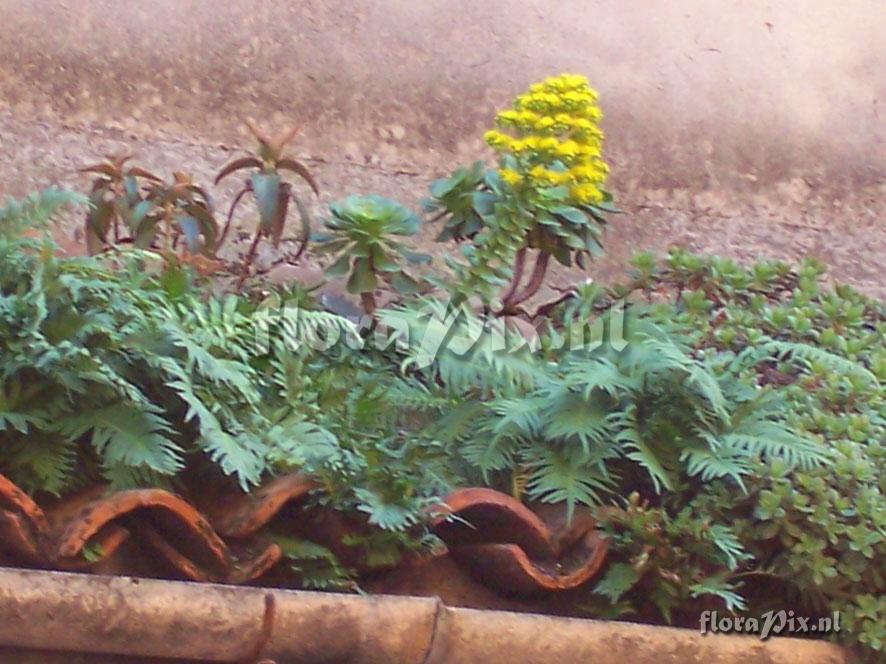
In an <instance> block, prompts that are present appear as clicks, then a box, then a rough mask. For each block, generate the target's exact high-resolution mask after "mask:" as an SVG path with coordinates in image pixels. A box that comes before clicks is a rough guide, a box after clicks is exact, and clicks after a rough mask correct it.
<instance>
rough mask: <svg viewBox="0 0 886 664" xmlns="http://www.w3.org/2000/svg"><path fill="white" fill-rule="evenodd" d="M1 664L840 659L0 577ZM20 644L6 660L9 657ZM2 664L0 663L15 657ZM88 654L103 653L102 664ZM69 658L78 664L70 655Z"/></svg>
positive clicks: (721, 663) (794, 650)
mask: <svg viewBox="0 0 886 664" xmlns="http://www.w3.org/2000/svg"><path fill="white" fill-rule="evenodd" d="M0 648H6V651H5V652H4V651H3V650H2V649H0V656H3V657H2V659H0V661H25V662H27V661H40V662H52V661H60V660H52V659H50V658H49V656H48V655H47V656H44V655H43V653H34V656H35V657H37V659H32V660H28V659H26V658H24V657H25V656H26V655H27V652H26V651H27V650H31V651H32V652H33V651H40V650H42V651H47V650H49V651H63V652H68V653H79V654H90V655H92V656H91V657H90V658H89V661H90V662H95V661H106V662H108V664H111V663H116V662H117V661H122V660H119V659H115V658H113V657H111V656H113V655H122V656H125V657H126V659H125V661H127V662H136V661H145V663H146V664H147V661H150V660H145V659H138V658H151V657H155V658H156V657H165V658H170V659H178V660H200V661H212V662H245V661H250V662H251V661H256V660H258V659H261V658H269V659H271V660H273V661H276V662H278V663H280V664H282V663H283V662H286V663H287V664H289V663H291V664H298V663H301V662H304V663H309V662H321V661H335V662H353V663H355V664H363V663H376V662H378V663H380V664H381V663H384V664H398V663H402V664H475V663H476V662H484V664H515V663H517V662H525V663H527V664H550V663H551V662H594V664H623V663H625V662H630V663H631V664H647V663H649V664H652V663H655V664H670V663H673V664H687V663H693V662H705V663H711V664H732V663H733V662H734V663H735V664H739V663H741V664H746V663H753V664H847V663H848V662H850V661H851V660H850V656H849V655H848V653H846V652H845V651H844V650H842V649H841V648H838V647H837V646H834V645H832V644H829V643H825V642H819V641H807V640H798V639H771V640H769V641H766V642H761V641H759V640H758V639H755V638H753V637H741V636H721V635H717V636H702V635H701V634H699V633H697V632H694V631H691V630H681V629H671V628H661V627H652V626H647V625H635V624H630V623H619V622H601V621H593V620H576V619H569V618H557V617H552V616H542V615H533V614H517V613H507V612H502V611H476V610H470V609H461V608H450V607H446V606H444V605H443V604H442V603H441V602H440V601H439V600H436V599H425V598H414V597H390V596H371V597H358V596H353V595H335V594H327V593H311V592H299V591H288V590H265V589H260V588H241V587H232V586H221V585H214V584H200V583H183V582H172V581H157V580H151V579H134V578H129V577H103V576H90V575H81V574H67V573H60V572H37V571H26V570H19V569H7V568H0ZM16 648H18V649H24V650H18V651H15V650H13V649H16ZM15 652H18V654H19V655H20V656H21V657H16V656H15V655H13V657H12V658H10V659H7V658H6V657H5V656H4V655H6V654H9V653H15ZM96 656H102V657H105V659H97V658H96ZM61 661H66V662H71V661H74V662H76V661H78V660H77V659H76V655H69V656H67V659H64V660H61Z"/></svg>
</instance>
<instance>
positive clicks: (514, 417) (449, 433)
mask: <svg viewBox="0 0 886 664" xmlns="http://www.w3.org/2000/svg"><path fill="white" fill-rule="evenodd" d="M427 309H428V312H426V314H427V315H425V316H422V315H420V314H419V313H416V312H415V311H407V310H404V309H400V310H397V311H393V312H384V313H383V314H382V316H381V317H380V320H381V321H382V322H386V323H389V324H391V325H392V327H393V326H396V323H397V321H398V320H399V321H402V320H403V319H404V318H406V319H407V320H408V323H409V324H408V330H409V332H410V336H411V339H412V343H411V344H410V345H408V347H407V349H406V350H405V351H404V354H405V355H406V356H407V358H406V360H405V361H404V362H403V364H402V367H403V368H404V369H405V370H412V369H415V370H416V371H417V376H418V377H420V381H421V382H422V384H424V385H425V386H426V388H427V390H428V394H431V395H434V396H435V397H436V399H437V400H436V401H434V400H429V401H428V402H427V403H426V404H425V405H426V406H427V408H428V409H430V410H433V411H436V413H437V415H438V419H437V429H435V435H437V436H438V437H440V438H441V439H442V440H447V441H450V442H451V443H452V444H457V446H458V449H459V452H460V454H461V455H462V456H463V459H464V461H465V462H466V463H467V464H468V465H469V466H471V467H473V468H474V469H476V470H477V471H478V472H479V475H480V476H481V477H483V478H484V479H485V480H486V481H492V480H491V477H492V474H494V473H496V472H501V471H506V472H510V473H520V472H523V470H524V469H525V470H528V471H529V481H528V484H527V487H526V488H527V492H528V495H529V497H530V498H533V499H537V500H543V501H548V502H565V503H566V504H567V505H568V508H569V510H570V511H571V510H572V509H573V508H574V506H575V505H576V504H578V503H584V504H587V505H595V504H599V503H600V502H601V501H603V500H604V499H606V498H607V496H608V495H610V494H611V493H612V492H613V491H614V490H615V489H616V487H617V486H618V482H617V480H618V478H620V477H621V478H624V479H627V478H631V479H632V481H634V482H641V483H644V482H645V483H648V484H649V485H650V487H651V488H652V489H653V490H654V491H655V492H657V493H661V492H662V491H663V490H673V489H675V488H676V487H677V486H678V485H679V484H680V482H682V481H684V480H685V479H686V478H687V477H698V478H699V479H700V480H702V481H710V480H714V479H719V478H728V479H730V480H731V481H733V482H734V483H735V484H736V485H737V486H738V487H740V488H741V487H743V486H744V484H743V478H744V477H745V476H747V475H748V474H749V473H750V472H751V471H752V469H753V468H754V465H755V464H756V463H757V462H758V461H759V460H761V459H773V458H779V459H782V460H784V461H785V462H786V463H788V464H790V465H791V466H797V467H800V468H811V467H814V466H816V465H820V464H821V463H823V462H824V461H825V460H826V458H827V454H826V452H825V451H824V450H822V449H821V447H820V445H818V444H817V443H816V442H815V441H814V440H811V439H807V438H804V437H802V436H798V435H796V434H795V433H794V432H793V431H792V430H791V428H790V427H789V426H788V425H787V424H786V423H785V421H784V418H783V402H782V401H780V400H779V398H778V395H777V394H776V393H774V391H773V390H771V389H758V386H757V385H756V384H755V383H754V382H753V380H752V379H751V378H749V377H745V376H742V375H741V372H739V371H737V370H732V369H731V368H730V362H729V360H730V359H731V358H723V357H716V356H710V357H709V356H707V355H702V354H699V353H696V352H695V351H694V349H693V348H692V347H691V346H690V345H689V343H688V342H687V339H688V337H689V335H688V333H687V331H686V330H683V329H681V328H680V327H679V326H675V325H673V324H670V323H668V322H667V319H666V318H665V317H662V316H661V315H660V314H661V312H660V311H658V310H657V309H655V308H652V307H646V306H642V305H639V304H638V305H634V306H632V307H630V308H629V309H628V312H627V314H626V318H625V320H624V322H623V325H622V327H623V332H624V338H623V340H621V342H620V343H617V344H616V343H612V339H608V340H606V342H605V343H603V344H600V345H598V346H597V347H595V348H591V347H583V346H581V347H578V348H570V349H565V350H560V351H556V352H549V353H547V354H542V353H535V354H533V353H531V352H530V350H529V344H528V343H527V342H526V339H525V338H523V337H521V336H520V335H519V334H518V333H517V332H516V331H514V330H509V329H507V328H504V326H503V324H502V323H501V322H500V321H494V322H490V323H486V322H484V321H483V319H481V318H478V317H477V316H472V315H471V314H469V313H467V312H465V311H464V310H463V309H456V310H453V311H446V310H445V309H443V308H442V305H438V306H436V307H435V306H433V305H428V307H427ZM447 315H448V318H447ZM420 323H424V327H423V328H422V327H421V325H420ZM422 333H423V334H422ZM419 336H420V338H418V337H419ZM616 346H617V347H616ZM456 351H458V352H456ZM431 358H432V359H431ZM422 360H423V361H422ZM424 365H426V366H424ZM412 405H414V406H416V407H419V408H421V407H422V404H420V403H413V404H412ZM644 478H645V479H644Z"/></svg>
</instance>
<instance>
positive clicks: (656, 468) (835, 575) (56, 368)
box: [0, 191, 886, 658]
mask: <svg viewBox="0 0 886 664" xmlns="http://www.w3.org/2000/svg"><path fill="white" fill-rule="evenodd" d="M71 202H77V199H76V198H75V197H71V196H70V195H66V194H62V193H61V192H52V191H51V192H46V193H44V194H43V195H36V196H33V197H31V198H29V199H27V200H26V201H23V202H21V203H16V202H12V203H10V204H8V205H7V206H6V207H5V208H2V209H0V432H2V434H0V472H2V473H4V474H6V475H8V476H10V477H11V478H12V479H13V480H15V481H16V482H17V483H19V484H20V485H22V486H24V487H26V488H27V489H28V490H29V491H31V492H34V493H38V492H52V493H64V492H67V491H70V490H72V489H74V488H76V487H77V486H79V485H82V484H85V483H88V482H92V481H94V480H95V479H97V478H101V477H103V478H105V479H106V480H109V481H111V483H112V484H113V485H114V486H129V485H144V484H150V485H161V486H169V487H171V488H173V489H174V488H175V487H176V485H177V482H178V477H179V475H180V473H181V471H182V470H183V469H185V468H188V469H189V470H193V469H195V468H202V469H204V470H205V471H206V472H209V473H214V474H216V475H218V476H220V477H225V476H226V477H228V478H230V479H229V481H231V482H232V483H239V484H240V485H241V486H243V487H244V488H247V489H248V488H250V487H252V486H254V485H256V484H257V483H259V482H261V481H262V480H263V479H264V478H266V477H268V476H269V475H272V474H274V473H278V472H283V471H288V470H291V469H295V468H299V469H303V470H304V471H306V472H308V473H311V474H313V475H314V476H315V477H317V478H318V480H319V483H320V485H321V486H322V487H323V489H322V491H319V492H317V495H316V496H315V500H317V501H321V502H323V503H325V504H329V505H331V506H333V507H335V508H336V509H340V510H343V511H346V512H349V513H351V514H354V513H362V514H364V515H365V516H366V519H367V521H368V522H369V524H371V526H373V528H372V530H370V531H369V534H368V535H366V536H365V537H360V538H354V540H353V542H352V545H353V546H354V547H355V548H356V549H358V550H359V551H361V552H362V554H363V557H364V559H365V560H366V561H368V563H369V564H370V565H385V564H389V563H390V562H392V561H396V559H397V558H398V557H399V556H400V555H402V553H403V552H404V551H406V550H408V549H415V548H421V547H426V546H433V545H434V540H433V538H432V537H431V536H430V535H429V534H428V532H427V530H426V528H425V516H424V515H425V514H426V509H427V507H428V506H430V505H432V504H434V503H435V502H436V501H437V500H438V499H439V497H440V496H441V495H443V494H445V492H446V491H448V490H449V489H450V488H451V487H453V486H457V485H464V484H474V485H476V484H478V483H480V484H486V485H489V486H493V487H496V488H498V489H501V490H505V491H508V492H512V493H513V494H514V495H516V496H518V497H521V498H526V499H528V500H536V501H546V502H563V503H565V504H566V505H567V508H568V509H569V510H570V511H571V510H573V509H574V508H575V507H576V506H577V505H587V506H590V507H591V508H592V509H594V510H595V512H596V514H597V516H598V519H599V520H600V522H601V524H602V527H603V528H604V529H605V530H606V532H607V533H608V534H609V536H610V537H611V539H612V547H611V556H610V559H611V562H610V564H609V566H608V568H607V571H606V573H605V575H604V576H603V577H602V578H601V579H600V580H599V581H598V582H597V583H596V584H595V585H594V586H593V587H591V588H589V589H588V591H587V593H586V596H585V597H583V598H580V599H579V600H578V603H577V605H576V610H577V611H581V612H584V613H586V614H587V615H592V616H600V617H624V618H627V619H634V620H642V621H648V622H668V623H672V624H678V625H686V626H689V627H697V626H698V619H699V614H700V612H701V611H703V610H706V609H717V610H720V611H723V612H730V611H731V612H735V613H746V614H749V615H760V614H761V613H762V612H763V611H766V610H769V609H773V608H780V607H779V606H777V605H779V604H780V603H782V602H783V603H784V605H785V607H786V608H792V609H794V610H795V611H798V612H800V611H802V612H804V613H806V614H809V615H815V614H829V613H830V612H832V611H840V612H841V613H842V623H841V625H842V631H841V632H840V633H839V634H837V635H835V636H836V637H838V638H840V639H841V640H842V641H843V642H845V643H849V644H856V645H859V646H861V647H862V648H863V649H864V650H865V652H866V653H867V654H868V655H869V656H870V657H871V658H876V657H877V656H878V654H880V653H881V652H882V649H883V640H884V625H886V600H884V586H886V584H884V560H883V545H884V536H886V503H884V499H883V484H882V483H883V479H882V478H883V477H884V473H883V470H884V468H883V466H884V453H883V441H884V438H886V436H884V432H886V418H884V415H886V413H884V391H883V386H882V385H883V381H884V379H886V350H884V344H883V338H884V332H886V323H884V320H886V314H884V308H883V305H882V304H881V303H878V302H874V301H871V300H868V299H865V298H864V297H862V296H861V295H859V294H858V293H856V292H854V291H852V290H851V289H848V288H845V287H842V286H838V287H836V288H829V287H825V286H824V285H823V284H822V282H821V277H822V269H821V267H820V266H818V265H817V264H815V263H812V262H806V263H804V264H802V265H801V266H800V267H799V268H798V269H796V270H791V269H789V268H788V267H787V266H785V265H782V264H777V263H759V264H756V265H753V266H751V267H741V266H739V265H736V264H735V263H733V262H731V261H728V260H722V259H717V258H701V257H696V256H690V255H687V254H684V253H681V252H675V253H672V254H671V255H670V256H669V257H668V258H667V260H666V261H665V262H663V263H658V262H657V261H656V260H655V259H654V258H652V257H650V256H646V255H642V256H639V257H638V258H637V259H636V260H635V263H634V267H635V273H634V274H633V280H632V281H631V283H630V284H629V285H628V286H624V287H612V288H605V287H601V286H599V285H596V284H584V285H581V286H578V287H576V288H575V289H574V291H573V292H572V293H571V294H570V295H569V296H568V297H565V298H562V301H560V302H557V303H551V304H550V305H548V306H545V307H543V308H542V309H543V314H544V315H543V317H542V319H541V321H540V323H539V324H538V325H537V327H536V329H537V332H538V336H537V337H536V338H532V337H531V335H527V333H526V330H525V329H523V331H522V332H517V328H516V327H515V326H514V325H513V324H512V323H513V321H511V322H510V323H506V322H505V318H497V319H496V318H487V317H486V316H485V314H480V313H476V312H474V311H472V310H471V309H469V308H468V307H467V305H466V304H461V305H459V306H453V305H450V304H447V303H446V302H444V301H442V300H435V299H431V298H430V297H429V296H428V295H412V296H406V297H404V298H403V299H401V300H400V303H399V304H398V305H396V306H391V307H388V308H386V309H380V310H379V311H378V312H377V317H376V323H377V327H375V328H372V329H370V330H368V331H366V330H363V331H361V330H359V329H358V328H357V327H356V326H355V325H354V324H353V323H351V322H350V321H348V320H346V319H343V318H341V317H338V316H335V315H333V314H331V313H328V312H325V311H322V310H320V309H319V308H318V307H317V306H316V303H314V301H313V299H312V298H311V297H310V295H309V294H306V293H304V292H303V291H300V290H298V289H297V288H296V289H293V290H291V291H284V292H280V293H278V294H276V298H277V300H278V303H283V302H287V301H288V302H289V303H290V304H296V303H297V304H298V305H299V308H298V311H299V315H298V316H297V317H296V318H291V319H290V318H286V319H284V320H282V322H281V321H280V320H279V319H276V318H274V319H272V318H269V317H268V311H269V309H268V307H267V301H266V302H264V303H260V302H258V301H257V300H255V299H253V298H250V297H248V296H247V295H228V296H226V297H223V298H219V297H216V296H213V295H210V289H209V288H205V287H203V286H201V285H200V284H199V283H198V282H195V281H194V277H193V276H192V275H191V274H190V273H189V271H188V270H187V269H186V268H185V267H182V266H181V265H179V264H177V263H175V261H173V262H172V263H171V264H168V265H166V267H164V268H163V269H153V268H152V267H151V266H153V265H156V264H157V263H158V261H157V260H156V256H155V255H153V254H151V253H150V252H140V251H125V252H124V251H117V252H111V253H109V254H107V255H106V256H104V257H102V258H59V257H57V256H56V254H55V252H54V250H53V249H54V247H53V246H52V244H51V242H50V241H49V240H48V239H45V238H43V239H35V237H34V236H33V234H28V235H23V234H22V231H23V230H25V229H27V228H32V227H34V226H35V225H37V226H39V225H41V224H45V222H46V221H47V220H48V219H49V217H50V215H51V214H52V213H53V212H54V211H55V210H56V209H57V208H58V207H59V206H60V205H63V204H66V203H71ZM272 310H273V308H272ZM598 324H599V325H598ZM269 325H270V326H271V327H273V328H274V329H273V330H269V329H268V328H269ZM275 326H276V327H275ZM387 328H391V329H397V330H400V331H403V332H405V334H404V335H403V336H401V337H399V338H398V339H399V340H398V341H395V342H394V343H390V344H387V345H386V344H377V343H364V344H347V343H337V344H334V345H332V346H331V347H329V348H326V349H325V350H319V349H318V348H319V346H317V345H316V344H314V345H312V344H307V343H298V344H294V343H287V342H288V341H289V340H291V339H293V338H294V339H296V340H304V339H306V338H309V337H313V338H317V337H318V336H319V337H322V336H323V335H329V334H330V330H335V331H336V333H337V334H339V335H340V336H341V338H343V339H345V338H350V339H354V338H356V339H359V338H360V335H361V334H362V335H364V336H365V337H367V340H368V339H369V338H370V337H373V336H374V335H375V334H377V333H380V332H381V331H383V330H385V329H387ZM256 330H263V331H264V332H265V333H267V334H266V336H265V338H266V339H267V340H268V343H266V344H264V345H262V344H258V345H257V344H256ZM576 330H579V331H581V332H582V335H584V334H585V333H587V336H582V339H583V340H585V341H587V342H588V343H581V344H576V343H573V341H574V339H575V333H576ZM270 332H273V334H271V333H270ZM367 335H368V336H367ZM527 336H529V337H530V342H527ZM502 342H504V343H502ZM597 342H599V343H597ZM502 346H504V347H505V348H504V349H502ZM280 541H281V544H283V546H284V548H285V550H286V551H287V552H288V554H289V555H290V557H291V559H292V564H293V567H294V569H296V570H297V571H298V572H299V573H300V574H302V578H303V582H304V584H305V586H308V587H352V586H353V583H354V581H355V580H356V579H355V575H354V573H353V572H352V571H351V570H348V569H346V568H344V567H343V566H342V565H341V564H340V563H339V562H338V561H337V560H336V559H335V557H334V556H332V554H331V553H330V552H328V551H326V550H324V549H322V547H318V546H317V545H315V544H313V543H311V542H305V541H301V540H287V539H285V538H283V537H281V539H280Z"/></svg>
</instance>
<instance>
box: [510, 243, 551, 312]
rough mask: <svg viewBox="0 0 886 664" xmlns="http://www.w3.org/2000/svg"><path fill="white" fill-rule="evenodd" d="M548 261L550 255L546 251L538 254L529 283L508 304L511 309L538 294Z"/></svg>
mask: <svg viewBox="0 0 886 664" xmlns="http://www.w3.org/2000/svg"><path fill="white" fill-rule="evenodd" d="M550 259H551V255H550V254H549V253H548V252H547V251H540V252H539V254H538V258H536V259H535V267H534V268H532V275H531V276H530V277H529V283H528V284H526V288H524V289H523V292H522V293H520V294H519V295H518V296H516V297H515V298H514V299H513V300H512V301H511V302H510V306H511V308H513V307H516V306H518V305H520V304H522V303H523V302H525V301H526V300H528V299H529V298H531V297H532V296H533V295H535V294H536V293H537V292H538V289H539V288H541V285H542V284H543V283H544V281H545V274H547V271H548V261H550Z"/></svg>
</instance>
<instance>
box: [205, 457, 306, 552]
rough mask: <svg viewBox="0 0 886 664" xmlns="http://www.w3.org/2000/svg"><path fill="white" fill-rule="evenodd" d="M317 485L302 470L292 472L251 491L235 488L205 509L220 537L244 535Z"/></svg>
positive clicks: (258, 528) (262, 524)
mask: <svg viewBox="0 0 886 664" xmlns="http://www.w3.org/2000/svg"><path fill="white" fill-rule="evenodd" d="M315 488H317V483H316V482H315V481H314V480H312V479H311V478H309V477H308V476H307V475H304V474H302V473H291V474H289V475H283V476H281V477H277V478H275V479H273V480H271V481H270V482H268V483H266V484H263V485H262V486H260V487H258V488H257V489H255V490H254V491H253V492H252V493H243V492H238V493H237V494H235V495H231V496H230V497H228V498H227V499H226V500H223V501H220V502H218V503H216V504H215V505H207V507H206V511H207V513H208V515H209V518H210V520H211V521H212V524H213V526H215V528H216V530H217V531H218V533H219V534H220V535H222V536H223V537H232V538H237V539H239V538H245V537H249V536H250V535H253V534H255V533H256V532H258V531H259V530H261V529H262V528H263V527H264V526H266V525H267V524H268V523H269V522H270V521H271V520H272V519H273V518H274V517H275V516H277V514H278V513H279V512H280V510H282V509H283V508H284V507H285V506H286V505H287V504H288V503H290V502H292V501H300V500H301V499H303V498H305V497H306V496H307V495H308V494H309V493H310V492H311V491H313V490H314V489H315Z"/></svg>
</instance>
